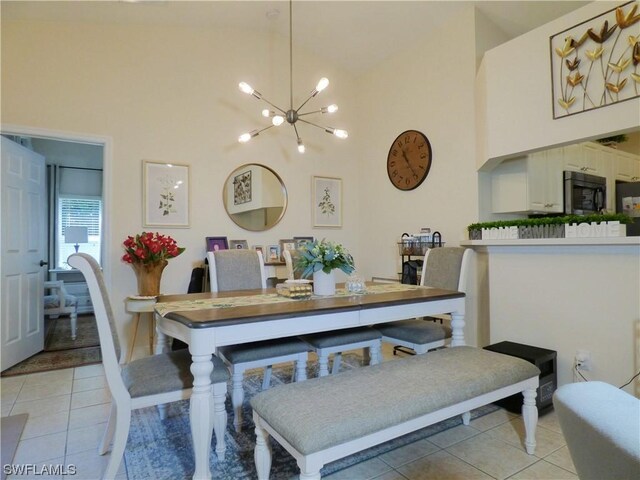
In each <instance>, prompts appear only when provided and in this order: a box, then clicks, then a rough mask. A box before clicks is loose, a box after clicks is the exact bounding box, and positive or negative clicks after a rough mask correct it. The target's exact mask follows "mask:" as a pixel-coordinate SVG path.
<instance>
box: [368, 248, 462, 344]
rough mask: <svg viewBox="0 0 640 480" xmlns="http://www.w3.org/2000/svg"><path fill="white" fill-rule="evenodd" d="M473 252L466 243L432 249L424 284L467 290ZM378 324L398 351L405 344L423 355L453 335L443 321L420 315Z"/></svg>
mask: <svg viewBox="0 0 640 480" xmlns="http://www.w3.org/2000/svg"><path fill="white" fill-rule="evenodd" d="M470 254H471V250H470V249H465V248H462V247H439V248H432V249H430V250H428V251H427V254H426V255H425V257H424V262H423V265H422V276H421V277H420V285H422V286H425V287H435V288H443V289H445V290H458V291H460V292H465V293H466V283H467V275H468V273H467V272H468V265H469V262H470V259H471V256H470ZM452 313H453V312H452ZM425 318H427V319H429V318H430V317H425ZM374 328H375V329H377V330H379V331H380V333H382V336H383V341H385V342H388V343H392V344H394V345H396V346H395V347H394V352H395V350H396V349H398V348H399V347H404V348H409V349H411V350H413V351H414V352H415V353H416V354H419V355H421V354H425V353H427V352H428V351H429V350H433V349H435V348H440V347H443V346H445V344H446V343H447V342H446V341H447V340H448V339H450V338H452V331H451V328H450V327H449V326H446V325H444V324H442V321H440V324H437V323H435V322H432V321H424V320H423V319H420V318H412V319H407V320H402V321H399V322H390V323H383V324H379V325H376V326H375V327H374Z"/></svg>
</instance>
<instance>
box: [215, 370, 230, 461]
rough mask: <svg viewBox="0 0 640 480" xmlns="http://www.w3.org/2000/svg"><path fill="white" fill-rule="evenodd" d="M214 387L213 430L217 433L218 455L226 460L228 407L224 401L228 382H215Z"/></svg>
mask: <svg viewBox="0 0 640 480" xmlns="http://www.w3.org/2000/svg"><path fill="white" fill-rule="evenodd" d="M212 387H213V431H214V432H215V434H216V455H217V457H218V461H219V462H222V461H224V455H225V452H226V450H227V445H226V443H225V441H224V433H225V431H226V430H227V409H226V408H225V407H224V401H225V398H226V396H227V384H226V383H215V384H213V385H212Z"/></svg>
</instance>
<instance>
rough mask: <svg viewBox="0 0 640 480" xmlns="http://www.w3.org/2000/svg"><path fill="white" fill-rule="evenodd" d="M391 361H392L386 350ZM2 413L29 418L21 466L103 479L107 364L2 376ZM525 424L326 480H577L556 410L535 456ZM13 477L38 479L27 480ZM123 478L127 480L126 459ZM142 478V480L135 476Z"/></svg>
mask: <svg viewBox="0 0 640 480" xmlns="http://www.w3.org/2000/svg"><path fill="white" fill-rule="evenodd" d="M385 357H386V358H389V355H388V352H387V351H385ZM0 392H1V397H2V402H1V404H2V416H7V415H15V414H18V413H28V414H29V419H28V421H27V424H26V426H25V429H24V432H23V434H22V439H21V441H20V444H19V445H18V449H17V451H16V456H15V459H14V463H15V464H36V465H42V464H53V465H56V464H61V465H67V466H68V465H71V464H73V465H75V466H76V467H77V474H76V475H73V476H66V477H64V476H62V475H60V476H49V477H47V476H42V475H39V476H34V477H33V478H38V479H41V478H59V479H61V478H69V479H75V480H93V479H98V478H100V474H101V472H102V471H103V469H104V467H105V466H106V462H107V461H108V458H109V457H108V455H105V456H99V455H98V454H97V447H98V444H99V442H100V440H101V437H102V433H103V431H104V428H105V426H106V421H107V417H108V414H109V392H108V390H107V388H106V383H105V377H104V370H103V369H102V366H101V365H91V366H86V367H78V368H75V369H67V370H56V371H53V372H44V373H36V374H31V375H22V376H16V377H7V378H2V379H0ZM522 438H523V432H522V420H521V418H520V417H519V416H517V415H513V414H511V413H509V412H507V411H505V410H499V411H496V412H494V413H491V414H489V415H486V416H484V417H481V418H479V419H477V420H473V421H472V422H471V424H470V425H469V426H464V425H461V426H458V427H456V428H453V429H450V430H446V431H444V432H441V433H439V434H437V435H434V436H432V437H430V438H429V439H424V440H420V441H417V442H415V443H412V444H409V445H406V446H405V447H402V448H399V449H397V450H394V451H391V452H388V453H385V454H383V455H380V456H378V457H376V458H373V459H371V460H368V461H366V462H363V463H360V464H358V465H354V466H353V467H351V468H348V469H346V470H342V471H340V472H337V473H335V474H333V475H330V476H328V477H325V478H326V480H368V479H376V480H407V479H408V480H422V479H427V478H428V479H430V480H437V479H465V480H466V479H476V478H477V479H513V480H529V479H531V480H533V479H543V480H562V479H567V480H568V479H577V478H578V477H577V476H576V472H575V468H574V467H573V463H572V462H571V458H570V456H569V452H568V450H567V447H566V445H565V441H564V438H563V436H562V433H561V431H560V427H559V425H558V422H557V419H556V416H555V413H554V412H550V413H548V414H546V415H544V416H541V417H540V419H539V422H538V429H537V442H538V446H537V449H536V455H535V456H531V455H527V454H526V453H525V450H524V447H523V445H522V440H521V439H522ZM8 478H9V479H21V480H24V479H27V478H32V477H29V476H26V475H20V476H17V475H16V476H12V475H9V477H8ZM117 479H118V480H123V479H127V473H126V471H125V467H124V462H123V463H122V465H121V467H120V470H119V473H118V477H117ZM131 480H135V479H131Z"/></svg>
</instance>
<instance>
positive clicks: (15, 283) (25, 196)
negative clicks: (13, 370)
mask: <svg viewBox="0 0 640 480" xmlns="http://www.w3.org/2000/svg"><path fill="white" fill-rule="evenodd" d="M0 138H1V141H2V143H1V145H0V146H1V147H2V148H1V150H2V152H1V157H2V168H1V169H0V184H1V186H2V196H1V197H0V198H1V200H0V203H1V206H0V223H1V224H2V225H1V230H2V235H1V237H0V252H1V254H2V261H1V262H0V311H1V314H2V317H1V318H0V321H1V323H0V326H1V328H0V347H1V349H2V354H1V357H2V358H1V364H0V370H6V369H7V368H9V367H11V366H13V365H15V364H16V363H18V362H20V361H22V360H24V359H25V358H28V357H30V356H31V355H34V354H35V353H38V352H39V351H41V350H42V349H43V348H44V315H43V308H44V297H43V296H44V272H45V268H46V267H45V265H46V264H45V263H44V259H45V251H46V249H45V235H46V232H45V230H46V222H45V218H46V217H45V209H46V203H45V199H46V197H45V186H46V180H45V178H46V175H45V163H44V157H43V156H42V155H39V154H37V153H35V152H32V151H31V150H28V149H26V148H24V147H22V146H21V145H18V144H17V143H15V142H12V141H11V140H8V139H7V138H5V137H0Z"/></svg>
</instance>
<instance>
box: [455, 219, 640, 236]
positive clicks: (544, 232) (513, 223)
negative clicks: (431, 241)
mask: <svg viewBox="0 0 640 480" xmlns="http://www.w3.org/2000/svg"><path fill="white" fill-rule="evenodd" d="M602 222H620V223H621V224H623V225H626V224H629V223H631V222H632V219H631V218H630V217H629V216H628V215H624V214H622V213H615V214H611V213H609V214H595V215H565V216H561V217H542V218H518V219H514V220H498V221H493V222H482V223H472V224H471V225H469V226H468V227H467V231H468V232H469V240H482V230H483V229H485V230H488V229H492V228H497V229H506V228H512V227H516V228H517V238H564V237H565V228H566V227H565V226H566V225H573V224H581V223H598V224H599V223H602Z"/></svg>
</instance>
